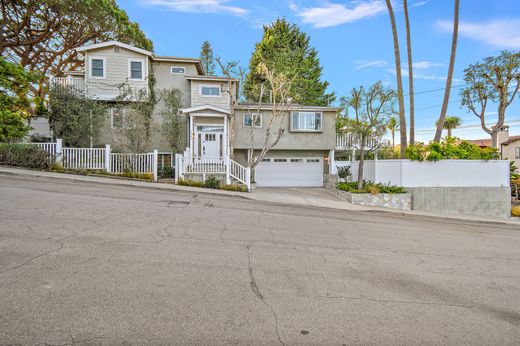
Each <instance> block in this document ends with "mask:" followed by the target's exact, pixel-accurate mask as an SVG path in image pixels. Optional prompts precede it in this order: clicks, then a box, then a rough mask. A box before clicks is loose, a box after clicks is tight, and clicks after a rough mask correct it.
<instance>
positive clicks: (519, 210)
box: [511, 205, 520, 217]
mask: <svg viewBox="0 0 520 346" xmlns="http://www.w3.org/2000/svg"><path fill="white" fill-rule="evenodd" d="M511 216H515V217H520V205H517V206H516V207H513V208H511Z"/></svg>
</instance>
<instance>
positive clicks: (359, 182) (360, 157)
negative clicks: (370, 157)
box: [357, 136, 365, 190]
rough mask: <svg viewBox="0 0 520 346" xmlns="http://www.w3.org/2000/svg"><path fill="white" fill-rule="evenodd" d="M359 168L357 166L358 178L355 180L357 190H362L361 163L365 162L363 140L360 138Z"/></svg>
mask: <svg viewBox="0 0 520 346" xmlns="http://www.w3.org/2000/svg"><path fill="white" fill-rule="evenodd" d="M359 150H360V151H359V166H358V178H357V189H358V190H361V189H362V188H363V163H364V162H365V139H364V137H363V136H361V148H360V149H359Z"/></svg>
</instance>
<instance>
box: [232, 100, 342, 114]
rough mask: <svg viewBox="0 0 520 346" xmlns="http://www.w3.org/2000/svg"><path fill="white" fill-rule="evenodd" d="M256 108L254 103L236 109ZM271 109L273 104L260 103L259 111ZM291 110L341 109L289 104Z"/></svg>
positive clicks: (241, 105) (256, 105)
mask: <svg viewBox="0 0 520 346" xmlns="http://www.w3.org/2000/svg"><path fill="white" fill-rule="evenodd" d="M257 107H258V103H255V102H241V103H240V104H238V105H237V107H236V108H238V109H251V108H257ZM272 108H273V104H272V103H262V104H261V105H260V109H266V110H268V109H272ZM289 108H290V109H291V110H304V111H305V110H308V111H331V112H337V111H339V110H341V109H342V108H339V107H326V106H305V105H300V104H297V103H293V104H291V106H290V107H289Z"/></svg>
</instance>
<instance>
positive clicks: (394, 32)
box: [386, 0, 407, 158]
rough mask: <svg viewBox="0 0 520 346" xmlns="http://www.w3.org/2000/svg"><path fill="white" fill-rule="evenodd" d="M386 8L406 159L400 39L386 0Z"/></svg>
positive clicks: (390, 7)
mask: <svg viewBox="0 0 520 346" xmlns="http://www.w3.org/2000/svg"><path fill="white" fill-rule="evenodd" d="M386 7H387V8H388V14H389V15H390V24H391V25H392V35H393V38H394V55H395V76H396V79H397V100H398V102H399V125H400V134H401V158H404V150H405V149H406V136H407V134H406V118H405V114H404V98H403V79H402V77H401V54H400V53H399V37H398V36H397V27H396V25H395V16H394V10H393V8H392V4H391V1H390V0H386Z"/></svg>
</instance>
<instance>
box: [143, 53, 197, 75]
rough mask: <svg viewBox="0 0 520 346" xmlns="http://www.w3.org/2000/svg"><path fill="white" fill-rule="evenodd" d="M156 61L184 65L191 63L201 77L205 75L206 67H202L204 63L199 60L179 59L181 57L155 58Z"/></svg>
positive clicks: (163, 56)
mask: <svg viewBox="0 0 520 346" xmlns="http://www.w3.org/2000/svg"><path fill="white" fill-rule="evenodd" d="M153 60H154V61H165V62H183V63H190V64H195V67H197V71H198V72H199V74H200V75H205V74H206V73H205V72H204V67H203V66H202V61H201V60H200V59H199V58H185V57H179V56H165V55H162V56H154V57H153Z"/></svg>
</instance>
